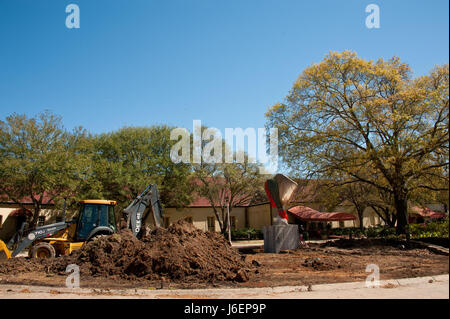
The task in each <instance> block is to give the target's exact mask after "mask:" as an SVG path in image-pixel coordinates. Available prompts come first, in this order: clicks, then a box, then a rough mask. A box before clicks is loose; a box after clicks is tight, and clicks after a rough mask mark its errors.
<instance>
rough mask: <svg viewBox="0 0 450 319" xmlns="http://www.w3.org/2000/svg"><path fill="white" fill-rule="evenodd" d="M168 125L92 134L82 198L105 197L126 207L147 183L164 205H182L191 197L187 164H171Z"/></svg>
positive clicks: (172, 142)
mask: <svg viewBox="0 0 450 319" xmlns="http://www.w3.org/2000/svg"><path fill="white" fill-rule="evenodd" d="M170 131H171V127H168V126H151V127H125V128H121V129H119V130H117V131H114V132H111V133H104V134H101V135H98V136H94V137H93V138H92V141H91V149H92V150H91V152H92V154H91V165H92V169H91V170H92V172H93V173H92V175H91V176H90V178H89V182H88V183H86V184H85V188H84V189H83V191H82V194H83V196H84V197H86V196H87V197H93V198H94V197H95V198H102V197H103V198H108V199H113V200H117V201H118V202H119V209H122V208H124V207H126V206H127V205H128V204H130V202H131V201H132V200H133V199H134V198H136V197H137V196H138V195H139V194H140V193H141V192H142V191H143V190H144V189H145V187H146V186H148V185H149V184H150V183H152V184H156V185H157V186H158V190H159V192H160V196H161V200H162V203H163V204H164V205H165V206H171V207H182V206H184V205H186V204H188V203H189V202H190V200H191V198H192V197H191V193H192V189H191V187H190V184H189V176H190V174H191V170H190V166H189V165H188V164H184V163H178V164H176V163H174V162H172V160H171V159H170V149H171V147H172V146H173V144H174V143H175V142H174V141H171V140H170Z"/></svg>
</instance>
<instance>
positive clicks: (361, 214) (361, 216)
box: [357, 209, 364, 231]
mask: <svg viewBox="0 0 450 319" xmlns="http://www.w3.org/2000/svg"><path fill="white" fill-rule="evenodd" d="M357 211H358V218H359V229H360V230H361V231H363V230H364V209H357Z"/></svg>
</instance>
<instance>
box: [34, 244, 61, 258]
mask: <svg viewBox="0 0 450 319" xmlns="http://www.w3.org/2000/svg"><path fill="white" fill-rule="evenodd" d="M55 256H56V251H55V248H54V247H53V246H52V245H50V244H49V243H40V244H37V245H35V246H33V247H31V248H30V257H31V258H53V257H55Z"/></svg>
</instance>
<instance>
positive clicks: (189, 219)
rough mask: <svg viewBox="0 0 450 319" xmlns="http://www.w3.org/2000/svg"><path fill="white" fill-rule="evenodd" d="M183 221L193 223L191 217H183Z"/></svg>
mask: <svg viewBox="0 0 450 319" xmlns="http://www.w3.org/2000/svg"><path fill="white" fill-rule="evenodd" d="M184 220H185V221H187V222H188V223H189V224H192V223H193V221H192V217H185V218H184Z"/></svg>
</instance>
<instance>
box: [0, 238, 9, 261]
mask: <svg viewBox="0 0 450 319" xmlns="http://www.w3.org/2000/svg"><path fill="white" fill-rule="evenodd" d="M8 258H11V252H10V251H9V249H8V247H6V244H5V243H4V242H3V241H2V240H0V260H2V259H8Z"/></svg>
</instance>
